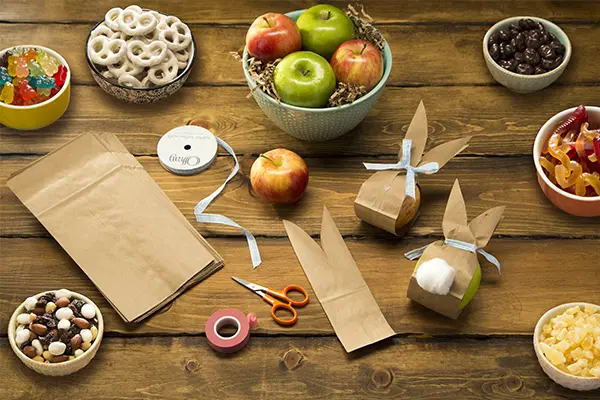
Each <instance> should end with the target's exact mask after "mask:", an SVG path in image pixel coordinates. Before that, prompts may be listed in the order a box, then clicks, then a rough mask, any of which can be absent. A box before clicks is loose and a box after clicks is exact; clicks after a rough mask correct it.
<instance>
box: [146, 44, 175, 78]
mask: <svg viewBox="0 0 600 400" xmlns="http://www.w3.org/2000/svg"><path fill="white" fill-rule="evenodd" d="M177 72H179V66H178V63H177V58H175V54H173V52H172V51H171V50H168V51H167V57H166V58H165V59H164V61H163V62H162V63H161V64H159V65H155V66H154V67H151V68H150V69H149V70H148V79H150V81H151V82H152V83H154V84H155V85H165V84H167V83H169V82H171V81H172V80H173V79H175V78H176V77H177Z"/></svg>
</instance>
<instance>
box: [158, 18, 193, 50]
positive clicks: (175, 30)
mask: <svg viewBox="0 0 600 400" xmlns="http://www.w3.org/2000/svg"><path fill="white" fill-rule="evenodd" d="M158 38H159V39H160V40H161V41H163V42H165V43H166V44H167V47H168V48H169V50H172V51H179V50H183V49H185V48H186V47H188V46H189V44H190V43H191V42H192V32H190V28H189V27H188V26H187V25H186V24H184V23H183V22H175V23H173V24H172V25H171V27H170V28H169V29H162V30H161V31H160V33H159V35H158Z"/></svg>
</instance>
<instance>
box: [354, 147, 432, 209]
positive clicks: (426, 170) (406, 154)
mask: <svg viewBox="0 0 600 400" xmlns="http://www.w3.org/2000/svg"><path fill="white" fill-rule="evenodd" d="M411 147H412V140H411V139H402V159H401V160H400V161H398V162H397V163H394V164H379V163H363V165H364V166H365V168H366V169H369V170H373V171H385V170H393V169H400V170H401V169H403V170H405V171H406V192H405V193H406V196H408V197H412V198H413V199H415V200H416V190H417V180H416V178H417V174H421V173H422V174H433V173H436V172H438V171H439V169H440V166H439V164H438V163H437V162H430V163H427V164H423V165H421V166H418V167H413V166H412V165H410V149H411Z"/></svg>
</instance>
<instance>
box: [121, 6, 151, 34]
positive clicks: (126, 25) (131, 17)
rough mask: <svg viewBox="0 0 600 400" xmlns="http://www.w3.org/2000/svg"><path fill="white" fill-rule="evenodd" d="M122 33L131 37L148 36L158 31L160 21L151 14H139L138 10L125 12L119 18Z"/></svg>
mask: <svg viewBox="0 0 600 400" xmlns="http://www.w3.org/2000/svg"><path fill="white" fill-rule="evenodd" d="M117 23H118V24H119V28H120V29H121V32H123V33H125V34H127V35H129V36H139V35H146V34H148V33H150V32H152V31H153V30H154V29H156V24H158V21H157V20H156V17H155V16H154V15H152V14H151V13H150V12H141V13H138V12H136V10H132V9H130V10H123V11H122V12H121V13H120V14H119V16H118V17H117Z"/></svg>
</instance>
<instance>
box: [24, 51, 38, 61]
mask: <svg viewBox="0 0 600 400" xmlns="http://www.w3.org/2000/svg"><path fill="white" fill-rule="evenodd" d="M37 55H38V53H37V51H35V49H27V51H25V52H24V53H23V54H22V55H21V56H22V57H23V58H25V59H26V60H27V62H29V61H31V60H35V58H36V57H37Z"/></svg>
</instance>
